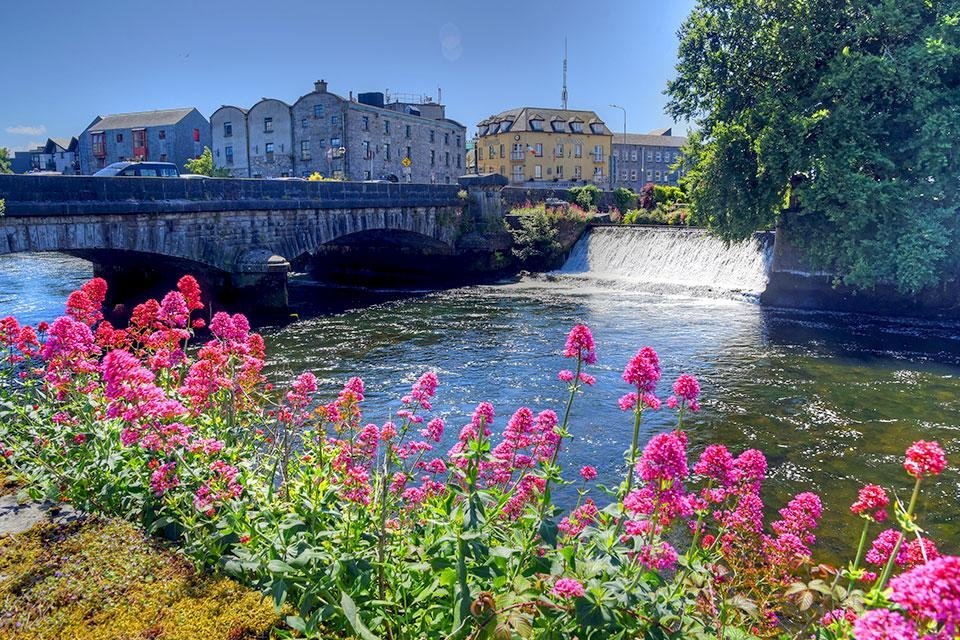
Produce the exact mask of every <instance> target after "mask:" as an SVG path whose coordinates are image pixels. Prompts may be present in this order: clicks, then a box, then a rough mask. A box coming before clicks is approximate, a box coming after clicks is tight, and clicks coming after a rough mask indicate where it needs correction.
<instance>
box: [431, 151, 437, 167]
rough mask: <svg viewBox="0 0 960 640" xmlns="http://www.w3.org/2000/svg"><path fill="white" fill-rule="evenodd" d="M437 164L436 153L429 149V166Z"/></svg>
mask: <svg viewBox="0 0 960 640" xmlns="http://www.w3.org/2000/svg"><path fill="white" fill-rule="evenodd" d="M436 164H437V152H436V151H434V150H433V149H430V166H431V167H434V166H436Z"/></svg>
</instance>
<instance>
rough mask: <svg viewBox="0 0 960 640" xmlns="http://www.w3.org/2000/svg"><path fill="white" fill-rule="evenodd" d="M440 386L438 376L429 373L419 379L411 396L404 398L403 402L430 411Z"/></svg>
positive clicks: (431, 372) (411, 391)
mask: <svg viewBox="0 0 960 640" xmlns="http://www.w3.org/2000/svg"><path fill="white" fill-rule="evenodd" d="M439 384H440V381H439V380H438V379H437V374H435V373H434V372H433V371H428V372H426V373H425V374H423V375H422V376H420V377H419V378H418V379H417V381H416V382H415V383H414V384H413V388H412V389H411V390H410V393H409V395H406V396H404V397H403V398H402V400H401V401H402V402H403V403H404V404H408V405H418V406H419V407H420V408H422V409H424V410H425V411H429V410H430V409H431V408H432V407H431V406H430V400H431V399H432V398H433V396H434V394H436V392H437V386H439Z"/></svg>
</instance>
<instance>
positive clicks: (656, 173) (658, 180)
mask: <svg viewBox="0 0 960 640" xmlns="http://www.w3.org/2000/svg"><path fill="white" fill-rule="evenodd" d="M653 175H654V178H653V179H654V180H655V181H656V182H660V172H659V171H655V172H654V174H653Z"/></svg>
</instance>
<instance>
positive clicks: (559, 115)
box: [477, 107, 611, 135]
mask: <svg viewBox="0 0 960 640" xmlns="http://www.w3.org/2000/svg"><path fill="white" fill-rule="evenodd" d="M535 119H539V120H543V122H544V124H543V132H544V133H558V132H556V131H554V130H553V128H552V127H551V126H550V124H549V123H551V122H553V121H554V120H563V121H565V122H568V123H569V122H577V121H579V122H583V123H598V124H600V125H601V127H602V129H603V131H602V132H601V133H599V134H594V135H610V133H611V132H610V129H608V128H607V125H605V124H604V123H603V120H601V119H600V118H599V117H598V116H597V114H596V113H595V112H593V111H584V110H578V109H552V108H549V107H518V108H516V109H508V110H507V111H503V112H501V113H499V114H497V115H495V116H490V117H489V118H486V119H485V120H483V121H481V122H480V123H479V124H478V125H477V126H478V127H479V128H480V129H484V128H485V127H486V126H487V125H489V124H493V123H496V122H503V121H512V122H513V125H512V126H511V127H510V133H513V132H514V131H533V129H531V128H530V121H531V120H535ZM564 133H571V131H570V130H569V128H568V129H567V131H565V132H564ZM583 133H585V134H586V133H593V132H592V131H590V128H589V124H587V126H585V127H584V131H583ZM481 135H482V134H481Z"/></svg>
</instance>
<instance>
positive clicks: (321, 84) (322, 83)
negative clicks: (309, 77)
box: [313, 80, 327, 93]
mask: <svg viewBox="0 0 960 640" xmlns="http://www.w3.org/2000/svg"><path fill="white" fill-rule="evenodd" d="M313 90H314V91H316V92H317V93H326V92H327V81H326V80H317V81H316V82H314V83H313Z"/></svg>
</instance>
